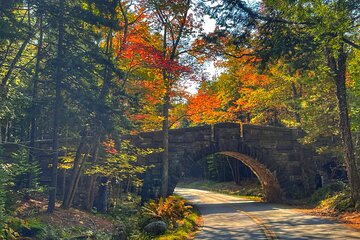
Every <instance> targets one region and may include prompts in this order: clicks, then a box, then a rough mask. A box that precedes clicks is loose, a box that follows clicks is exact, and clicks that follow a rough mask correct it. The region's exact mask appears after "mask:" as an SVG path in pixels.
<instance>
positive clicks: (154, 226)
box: [144, 221, 167, 236]
mask: <svg viewBox="0 0 360 240" xmlns="http://www.w3.org/2000/svg"><path fill="white" fill-rule="evenodd" d="M166 230H167V225H166V223H165V222H163V221H156V222H152V223H149V224H148V225H146V226H145V228H144V231H145V232H146V233H148V234H151V235H153V236H158V235H161V234H164V233H165V232H166Z"/></svg>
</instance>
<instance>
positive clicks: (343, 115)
mask: <svg viewBox="0 0 360 240" xmlns="http://www.w3.org/2000/svg"><path fill="white" fill-rule="evenodd" d="M327 56H328V66H329V68H330V69H331V71H332V73H333V78H334V81H335V85H336V97H337V102H338V111H339V128H340V134H341V139H342V143H343V151H344V160H345V165H346V170H347V175H348V179H349V183H350V189H351V200H352V201H353V203H355V204H356V203H359V202H360V178H359V173H358V170H357V165H356V159H355V154H354V147H353V141H352V135H351V130H350V119H349V110H348V103H347V96H346V59H347V54H346V53H345V51H344V49H343V48H340V50H339V52H338V57H337V59H335V57H334V54H333V53H332V52H328V53H327Z"/></svg>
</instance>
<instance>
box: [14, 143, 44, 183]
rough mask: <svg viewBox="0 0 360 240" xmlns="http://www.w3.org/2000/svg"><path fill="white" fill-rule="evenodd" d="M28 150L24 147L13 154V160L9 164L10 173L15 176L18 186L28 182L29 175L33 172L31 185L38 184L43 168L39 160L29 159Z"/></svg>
mask: <svg viewBox="0 0 360 240" xmlns="http://www.w3.org/2000/svg"><path fill="white" fill-rule="evenodd" d="M28 154H29V153H28V150H27V149H25V148H22V149H20V150H18V151H17V152H14V153H12V154H11V157H12V160H11V163H10V165H9V173H10V176H11V177H12V178H13V181H14V185H15V187H16V188H22V187H24V186H26V184H27V175H28V174H29V173H31V174H32V183H31V186H37V182H38V180H39V176H40V174H41V169H40V166H39V163H38V162H35V161H34V162H32V163H30V162H29V161H28Z"/></svg>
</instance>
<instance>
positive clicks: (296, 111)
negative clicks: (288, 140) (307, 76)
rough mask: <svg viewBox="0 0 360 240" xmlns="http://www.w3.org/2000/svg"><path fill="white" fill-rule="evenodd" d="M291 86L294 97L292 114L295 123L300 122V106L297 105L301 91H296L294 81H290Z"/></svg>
mask: <svg viewBox="0 0 360 240" xmlns="http://www.w3.org/2000/svg"><path fill="white" fill-rule="evenodd" d="M291 88H292V92H293V98H294V116H295V121H296V123H300V122H301V117H300V106H299V102H298V101H299V99H300V97H301V91H298V90H297V88H296V85H295V83H294V82H291Z"/></svg>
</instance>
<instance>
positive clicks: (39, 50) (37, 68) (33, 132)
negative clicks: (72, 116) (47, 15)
mask: <svg viewBox="0 0 360 240" xmlns="http://www.w3.org/2000/svg"><path fill="white" fill-rule="evenodd" d="M39 18H40V23H39V29H40V35H39V40H38V45H37V53H36V64H35V72H34V77H33V89H32V96H31V97H32V99H31V111H30V112H31V118H30V144H29V158H28V161H29V164H32V163H33V161H34V154H35V151H34V148H35V139H36V128H37V126H36V114H37V93H38V82H39V72H40V63H41V58H42V43H43V35H44V34H43V33H44V31H43V16H42V14H41V13H40V14H39ZM32 180H33V173H32V172H29V173H28V180H27V187H28V188H31V187H32Z"/></svg>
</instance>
